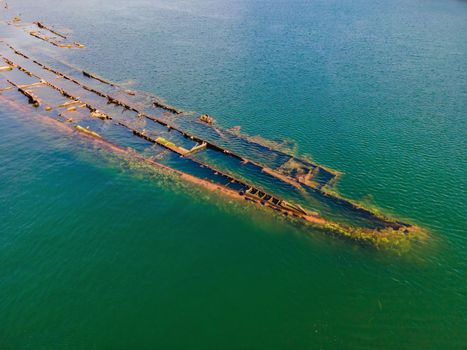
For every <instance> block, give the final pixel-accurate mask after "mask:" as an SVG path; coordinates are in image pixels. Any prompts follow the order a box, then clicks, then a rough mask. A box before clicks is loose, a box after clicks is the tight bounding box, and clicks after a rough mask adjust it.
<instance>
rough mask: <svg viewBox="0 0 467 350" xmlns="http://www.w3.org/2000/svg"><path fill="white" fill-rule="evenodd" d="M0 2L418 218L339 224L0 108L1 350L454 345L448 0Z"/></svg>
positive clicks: (112, 68) (458, 152)
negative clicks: (352, 231)
mask: <svg viewBox="0 0 467 350" xmlns="http://www.w3.org/2000/svg"><path fill="white" fill-rule="evenodd" d="M9 5H10V7H11V11H12V15H13V14H17V13H21V15H22V16H23V17H24V18H26V19H34V20H36V19H40V20H43V21H44V22H46V23H50V24H59V25H62V26H63V27H68V28H72V29H73V38H75V39H77V40H79V41H81V42H84V43H86V45H87V49H86V50H81V51H76V50H75V51H67V52H65V53H64V56H65V58H66V59H67V60H68V61H69V62H71V63H73V64H76V65H77V66H80V67H83V68H86V69H88V70H90V71H94V72H97V73H99V74H100V75H102V76H104V77H106V78H109V79H112V80H115V81H119V82H128V81H131V82H132V87H134V88H138V89H142V90H146V91H149V92H152V93H155V94H158V95H160V96H163V97H165V98H166V99H167V100H168V101H169V102H170V103H171V104H174V105H177V106H180V107H183V108H185V109H188V110H196V111H200V112H206V113H209V114H212V115H214V116H215V117H216V119H217V120H218V121H219V123H220V124H222V125H224V126H226V127H229V126H235V125H241V126H242V130H244V131H245V132H247V133H249V134H259V135H262V136H264V137H267V138H273V139H279V140H282V139H292V140H294V141H296V142H297V144H298V145H299V153H300V154H310V155H312V156H313V158H314V159H315V160H316V161H318V162H321V163H323V164H325V165H328V166H330V167H333V168H336V169H339V170H341V171H343V172H345V176H344V177H343V178H342V180H341V182H340V184H339V189H340V191H341V192H342V193H343V194H345V195H346V196H349V197H351V198H356V199H362V198H367V197H368V196H370V195H371V196H370V197H369V198H370V199H371V201H372V202H373V203H376V204H377V205H378V206H380V207H382V208H384V209H386V210H387V211H390V212H392V213H395V214H397V215H398V216H401V217H406V218H409V219H411V220H412V221H414V222H417V223H418V224H420V225H422V226H424V227H427V228H428V229H429V230H430V231H431V234H430V239H429V241H428V242H426V243H425V244H419V245H416V246H414V247H413V249H412V250H411V251H410V252H409V253H406V254H403V255H402V256H398V255H397V254H394V253H389V252H381V251H375V250H371V249H367V248H364V247H359V246H357V245H354V244H351V243H348V242H342V241H340V240H337V239H334V238H331V237H327V236H326V234H325V233H323V232H320V231H314V230H310V229H306V230H305V229H303V227H299V226H297V225H294V224H293V223H290V222H287V221H285V220H284V219H282V218H279V217H275V216H271V215H269V214H268V213H264V212H262V211H259V210H255V209H251V208H244V207H242V206H241V205H239V204H236V203H228V201H227V200H225V199H220V198H216V196H215V195H212V194H209V193H204V192H203V191H199V190H196V189H193V188H191V187H190V186H188V185H185V184H180V183H177V182H175V181H174V180H173V179H171V178H170V177H166V176H163V175H155V174H151V173H148V172H147V171H144V170H143V169H134V168H133V167H132V166H131V165H130V164H128V163H125V162H123V161H121V160H119V159H115V158H114V157H112V156H110V155H107V154H102V153H101V152H97V151H96V150H94V149H92V147H90V146H89V145H86V144H85V143H83V142H82V141H80V140H75V139H72V138H70V137H69V136H67V135H64V134H58V133H56V132H55V131H54V130H53V129H51V128H49V127H47V126H46V125H43V124H40V123H30V121H31V120H30V119H28V118H27V115H24V113H20V112H15V111H11V110H9V109H8V108H6V107H5V106H0V325H1V327H0V349H84V348H86V349H146V348H147V349H154V348H156V349H187V348H189V349H315V348H323V349H336V348H338V349H342V348H352V349H353V348H355V349H361V348H364V349H374V348H376V347H378V348H383V349H386V348H387V349H394V348H397V349H415V348H417V349H418V348H420V349H441V348H442V349H463V348H465V347H466V346H467V335H466V331H465V330H466V329H467V253H466V251H467V240H466V229H465V227H466V219H465V214H466V211H467V205H466V192H465V186H466V180H465V174H466V170H467V169H466V168H467V164H466V155H465V150H466V142H465V140H466V136H467V135H466V130H467V129H466V121H467V40H466V37H467V4H466V3H465V2H463V1H451V0H447V1H431V0H428V1H421V0H413V1H409V0H404V1H403V0H400V1H394V2H385V1H368V0H358V1H352V2H350V1H349V2H345V1H279V0H272V1H259V0H250V1H247V0H242V1H235V2H228V1H222V0H218V1H208V0H196V1H181V0H172V1H160V0H157V1H149V0H133V1H122V0H117V1H108V2H105V1H100V2H98V1H94V0H81V1H77V0H68V1H58V0H55V1H52V0H47V1H46V0H21V1H19V0H17V1H10V2H9ZM59 28H60V27H59ZM0 36H1V33H0Z"/></svg>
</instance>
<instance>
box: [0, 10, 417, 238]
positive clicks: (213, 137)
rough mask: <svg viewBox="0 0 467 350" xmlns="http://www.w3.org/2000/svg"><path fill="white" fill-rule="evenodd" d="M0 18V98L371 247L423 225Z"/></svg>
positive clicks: (30, 27) (39, 29)
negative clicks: (348, 194)
mask: <svg viewBox="0 0 467 350" xmlns="http://www.w3.org/2000/svg"><path fill="white" fill-rule="evenodd" d="M0 25H1V26H2V27H3V28H4V29H5V31H4V32H5V33H6V35H5V37H3V38H0V60H1V61H0V100H1V101H2V103H9V104H10V105H14V106H17V107H18V108H20V106H21V105H24V104H31V105H33V106H34V107H35V109H34V110H33V111H32V113H31V114H32V116H34V113H35V112H37V113H41V115H44V114H45V115H47V117H48V118H50V119H51V120H52V121H53V122H54V123H59V124H60V125H61V126H62V127H64V128H66V129H67V130H69V131H73V132H74V133H76V134H77V135H82V136H84V137H88V138H90V139H92V140H93V142H98V143H100V144H102V145H104V146H106V147H107V148H108V149H109V150H111V151H113V152H116V153H119V154H130V155H131V156H132V157H135V158H136V159H138V160H141V161H142V162H145V163H147V164H150V165H151V166H153V167H155V168H163V169H167V170H170V171H171V172H173V173H174V174H177V175H178V176H180V177H181V178H183V179H184V180H186V181H189V182H192V183H195V184H198V185H200V186H203V187H204V188H207V189H209V190H212V191H216V192H218V193H219V194H220V195H224V196H229V197H232V198H237V199H239V200H247V201H249V202H251V203H253V204H255V205H260V206H265V207H268V208H270V209H272V210H274V211H276V212H278V213H282V214H284V215H287V216H290V217H293V218H297V219H298V220H299V221H300V222H303V223H306V224H309V225H313V226H315V227H319V228H322V229H325V230H326V231H328V232H331V233H334V234H335V235H336V236H339V237H345V238H349V239H353V240H357V241H361V242H368V243H371V244H374V245H375V246H378V247H381V246H394V245H401V243H402V242H408V241H409V240H410V239H411V238H412V237H419V236H421V234H422V233H424V232H425V231H424V230H423V229H421V228H420V227H418V226H415V225H412V224H410V223H407V222H404V221H401V220H398V219H395V218H391V217H389V216H386V215H383V214H381V213H380V212H379V211H378V210H373V209H370V208H368V207H365V206H364V205H362V204H360V203H358V202H356V201H352V200H349V199H346V198H344V197H342V196H340V195H339V194H338V193H337V192H336V190H335V188H334V185H335V183H336V181H337V180H338V178H339V177H340V176H341V173H340V172H338V171H336V170H333V169H330V168H328V167H325V166H323V165H320V164H317V163H315V162H312V161H310V160H308V159H305V158H302V157H297V156H295V155H293V154H292V153H291V152H288V151H286V150H283V149H281V148H280V147H278V145H276V144H274V142H270V141H267V140H263V139H260V138H253V137H249V136H246V135H243V134H241V133H239V132H238V131H235V130H226V129H222V128H220V127H218V126H217V125H216V122H215V120H214V118H213V117H211V116H209V115H206V114H203V115H195V114H193V113H185V112H184V111H182V110H180V109H178V108H176V107H173V106H170V105H168V104H166V103H165V102H164V101H162V100H161V99H159V98H158V97H156V96H153V95H150V94H147V93H144V92H141V91H130V90H126V89H124V88H123V87H121V86H119V85H118V84H114V83H111V82H109V81H107V80H105V79H104V78H101V77H99V76H98V75H96V74H93V73H90V72H88V71H83V70H80V69H77V68H75V67H71V66H70V65H67V64H65V63H64V62H61V61H59V60H58V59H56V58H52V57H51V56H50V55H49V54H48V53H47V52H48V50H46V47H45V46H50V48H52V49H54V50H60V49H72V50H74V49H83V48H84V45H82V44H80V43H78V42H74V41H70V39H69V35H65V34H61V33H60V32H59V31H58V30H56V29H54V28H52V27H50V26H48V25H46V24H44V23H42V22H23V21H22V20H21V19H20V18H18V17H14V18H13V19H12V20H8V21H3V22H0ZM38 39H39V40H38ZM49 44H50V45H49Z"/></svg>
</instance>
